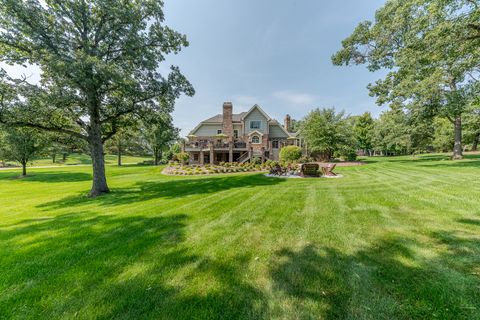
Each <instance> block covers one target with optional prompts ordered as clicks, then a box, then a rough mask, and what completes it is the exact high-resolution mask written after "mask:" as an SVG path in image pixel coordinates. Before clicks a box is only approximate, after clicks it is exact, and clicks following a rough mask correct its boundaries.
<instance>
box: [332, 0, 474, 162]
mask: <svg viewBox="0 0 480 320" xmlns="http://www.w3.org/2000/svg"><path fill="white" fill-rule="evenodd" d="M478 21H479V10H478V4H477V3H476V1H469V0H446V1H437V0H391V1H388V2H386V4H385V5H384V6H383V7H382V8H381V9H380V10H378V11H377V13H376V15H375V21H374V22H370V21H367V22H362V23H360V24H359V25H358V26H357V28H356V29H355V30H354V32H353V33H352V35H351V36H349V37H348V38H347V39H345V40H344V41H343V42H342V49H341V50H340V51H338V52H337V53H336V54H335V55H334V56H333V57H332V60H333V63H334V64H337V65H342V64H345V65H348V64H350V63H354V64H366V65H367V67H368V69H369V70H371V71H375V70H379V69H388V70H389V73H388V74H387V75H386V77H385V78H384V79H381V80H378V81H377V82H376V83H375V84H371V85H369V89H370V92H371V94H372V95H375V96H376V97H377V102H378V103H379V104H385V103H389V104H391V106H393V107H394V108H398V107H405V108H408V109H412V108H420V109H422V110H423V111H424V112H425V113H430V114H435V115H439V116H444V117H446V118H448V119H449V120H450V121H451V122H452V123H453V124H455V150H454V154H455V156H456V157H461V155H462V148H461V121H460V120H461V116H462V115H463V114H464V113H465V111H466V106H467V105H468V104H469V102H470V101H471V100H472V99H475V97H476V96H477V95H478V86H479V85H478V82H477V81H476V80H475V78H472V77H471V74H472V73H473V74H475V73H477V72H478V68H479V66H480V51H479V50H478V47H479V46H480V32H479V30H480V23H479V22H478Z"/></svg>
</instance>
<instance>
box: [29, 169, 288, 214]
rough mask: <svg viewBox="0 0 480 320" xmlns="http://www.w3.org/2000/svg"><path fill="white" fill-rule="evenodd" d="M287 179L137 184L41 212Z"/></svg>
mask: <svg viewBox="0 0 480 320" xmlns="http://www.w3.org/2000/svg"><path fill="white" fill-rule="evenodd" d="M283 181H284V179H277V178H267V177H265V176H263V175H245V176H229V177H213V178H195V179H172V180H166V181H165V180H161V181H146V182H137V183H136V184H135V185H134V187H131V188H116V189H112V191H111V192H110V193H109V194H105V195H102V196H100V197H97V198H88V197H86V196H82V195H75V196H69V197H66V198H63V199H60V200H56V201H51V202H47V203H44V204H41V205H39V206H38V207H40V208H64V207H70V206H75V205H83V204H87V203H96V204H100V205H105V206H113V205H121V204H128V203H132V202H141V201H147V200H151V199H157V198H158V199H162V198H163V199H172V198H182V197H188V196H192V195H208V194H212V193H216V192H221V191H225V190H229V189H234V188H253V187H259V186H270V185H276V184H279V183H282V182H283Z"/></svg>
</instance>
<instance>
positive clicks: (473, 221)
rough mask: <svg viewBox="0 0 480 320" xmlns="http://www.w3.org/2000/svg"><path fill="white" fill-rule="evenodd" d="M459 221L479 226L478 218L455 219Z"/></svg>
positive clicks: (479, 220)
mask: <svg viewBox="0 0 480 320" xmlns="http://www.w3.org/2000/svg"><path fill="white" fill-rule="evenodd" d="M457 221H458V222H460V223H465V224H470V225H472V226H480V219H467V218H464V219H458V220H457Z"/></svg>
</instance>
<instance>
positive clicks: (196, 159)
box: [193, 153, 198, 161]
mask: <svg viewBox="0 0 480 320" xmlns="http://www.w3.org/2000/svg"><path fill="white" fill-rule="evenodd" d="M193 161H198V153H194V154H193Z"/></svg>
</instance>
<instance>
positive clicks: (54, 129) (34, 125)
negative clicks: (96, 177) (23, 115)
mask: <svg viewBox="0 0 480 320" xmlns="http://www.w3.org/2000/svg"><path fill="white" fill-rule="evenodd" d="M0 123H2V124H5V125H7V126H12V127H28V128H34V129H40V130H44V131H50V132H57V133H65V134H69V135H72V136H74V137H77V138H80V139H83V140H85V141H88V138H87V136H85V135H83V134H81V133H79V132H75V131H72V130H69V129H65V128H59V127H48V126H44V125H41V124H38V123H30V122H24V121H11V122H10V121H2V119H0Z"/></svg>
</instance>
